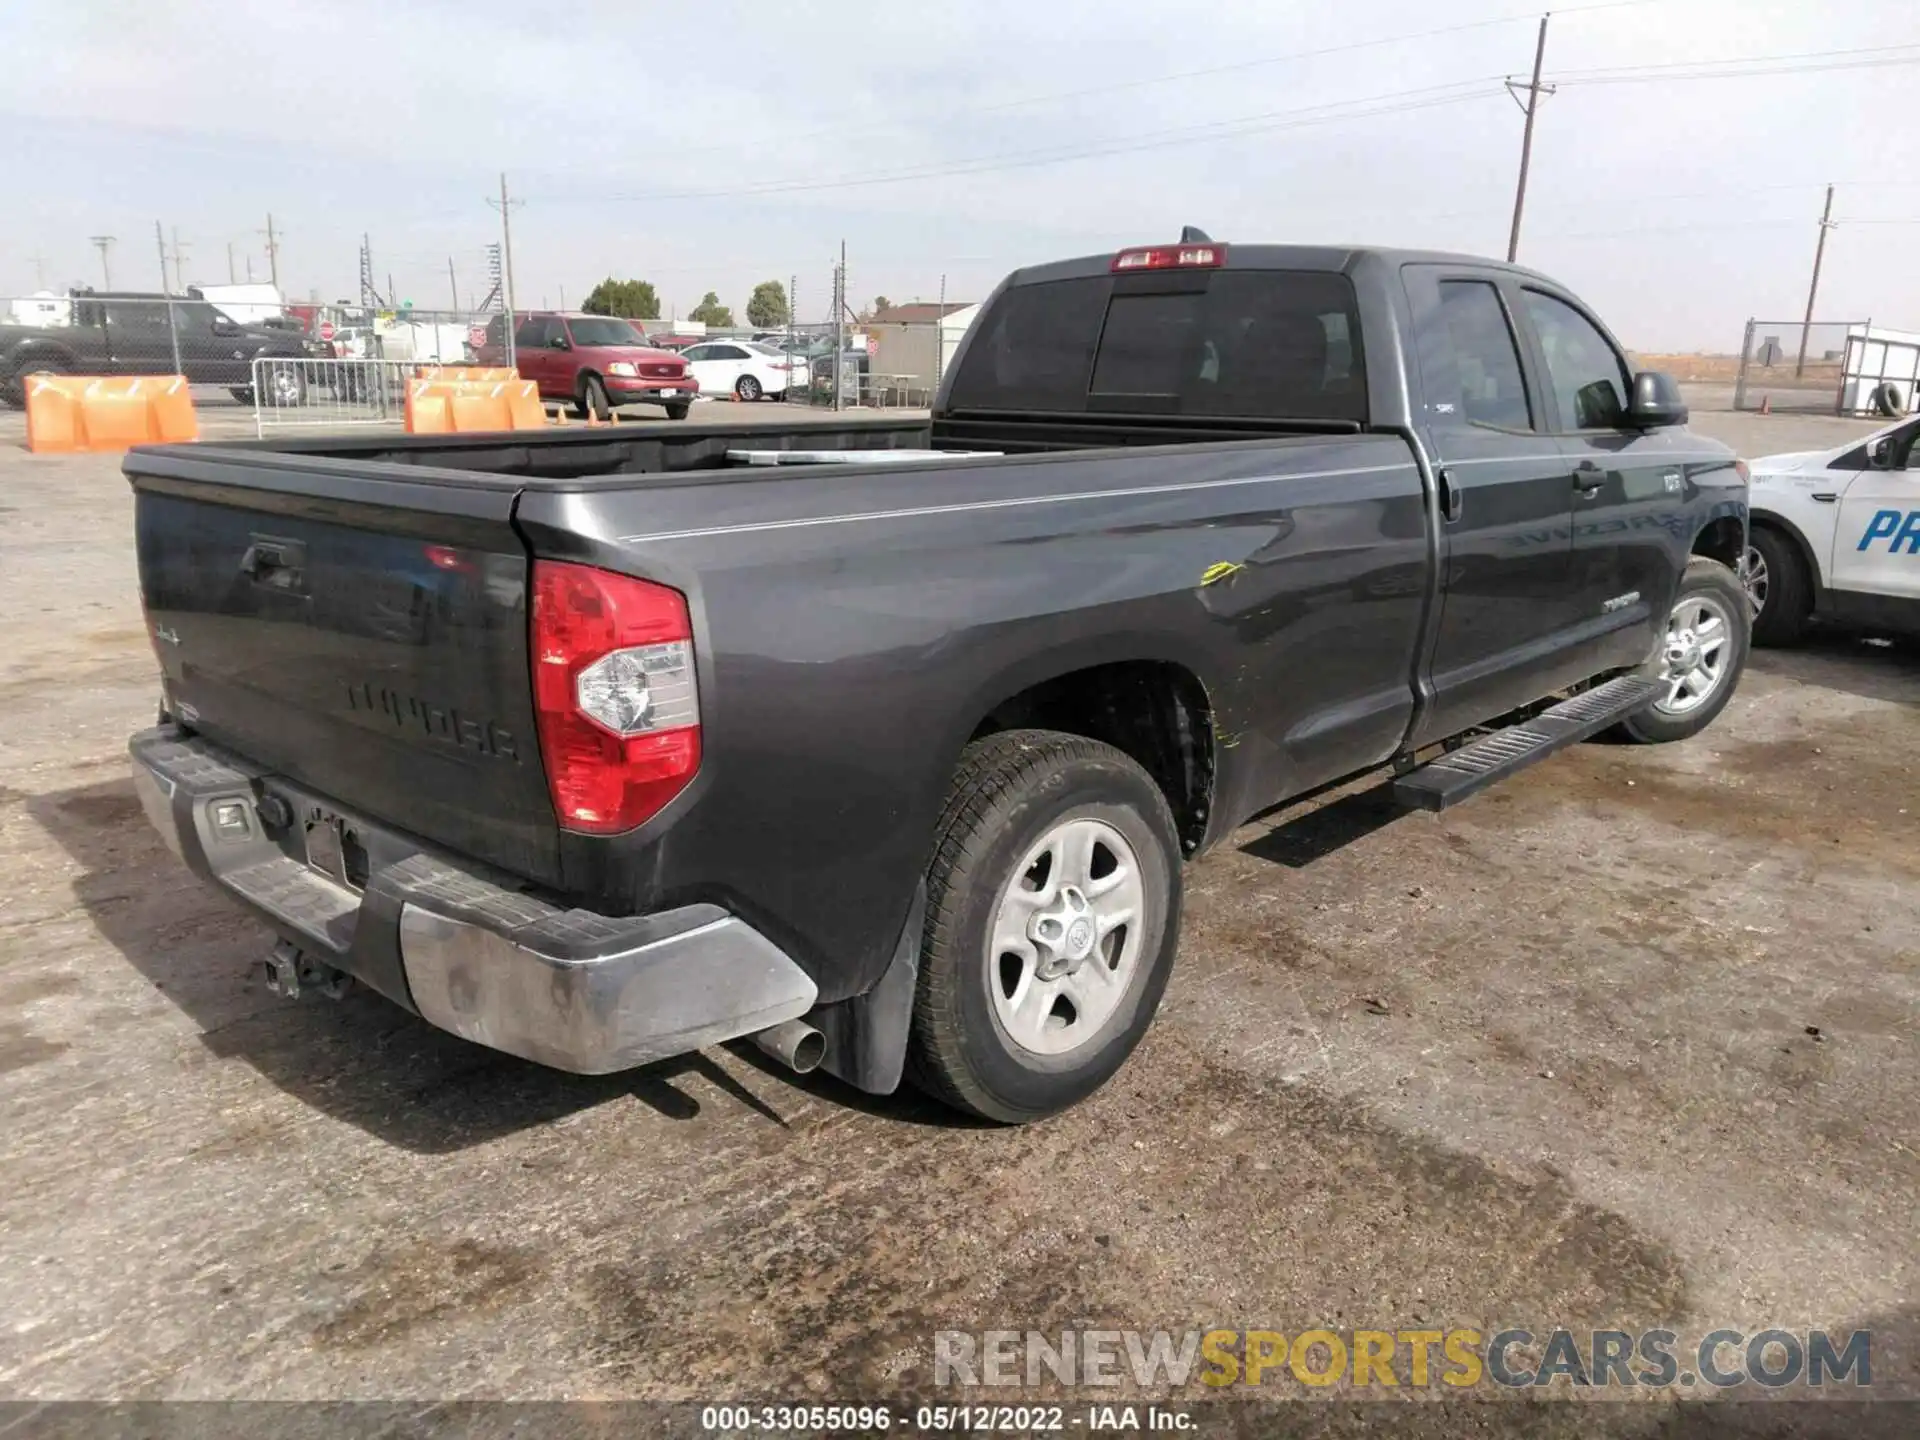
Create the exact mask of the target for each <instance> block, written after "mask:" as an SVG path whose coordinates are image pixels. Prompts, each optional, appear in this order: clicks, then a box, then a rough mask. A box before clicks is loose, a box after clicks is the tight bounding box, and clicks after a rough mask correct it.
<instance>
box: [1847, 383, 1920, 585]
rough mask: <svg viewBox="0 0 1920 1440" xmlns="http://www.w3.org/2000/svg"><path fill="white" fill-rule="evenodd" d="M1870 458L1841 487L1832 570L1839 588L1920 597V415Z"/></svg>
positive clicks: (1898, 431) (1887, 440)
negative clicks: (1863, 467) (1863, 468)
mask: <svg viewBox="0 0 1920 1440" xmlns="http://www.w3.org/2000/svg"><path fill="white" fill-rule="evenodd" d="M1867 463H1868V466H1869V467H1870V468H1868V469H1865V470H1856V471H1855V472H1854V473H1853V478H1852V480H1851V481H1849V482H1848V483H1847V485H1846V489H1845V490H1844V491H1842V492H1841V496H1840V515H1839V519H1838V522H1837V524H1836V525H1835V527H1834V535H1833V558H1832V562H1831V564H1829V565H1828V567H1827V574H1828V575H1829V576H1830V577H1831V578H1832V584H1833V588H1834V589H1835V590H1841V591H1851V592H1856V593H1861V594H1867V595H1881V596H1886V597H1890V598H1892V599H1894V600H1907V601H1914V602H1920V420H1915V421H1914V422H1912V423H1911V424H1908V425H1906V426H1903V427H1902V428H1901V429H1899V430H1896V431H1894V432H1893V433H1892V434H1891V435H1889V436H1887V437H1886V439H1885V448H1884V450H1882V449H1879V447H1876V453H1872V454H1869V456H1868V458H1867ZM1829 473H1837V472H1829Z"/></svg>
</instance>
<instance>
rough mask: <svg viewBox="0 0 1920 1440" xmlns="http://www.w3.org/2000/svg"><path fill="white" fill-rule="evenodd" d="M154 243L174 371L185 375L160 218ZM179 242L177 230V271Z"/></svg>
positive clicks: (175, 255) (175, 235)
mask: <svg viewBox="0 0 1920 1440" xmlns="http://www.w3.org/2000/svg"><path fill="white" fill-rule="evenodd" d="M153 243H154V244H155V245H157V246H158V247H159V249H160V289H161V291H162V293H164V294H165V295H166V297H167V335H168V338H170V339H171V340H172V341H173V373H174V374H176V375H183V374H185V373H186V372H185V371H184V370H183V369H182V368H181V365H180V327H179V326H178V325H176V324H174V323H173V291H172V289H171V288H170V287H169V286H168V285H167V233H166V231H165V230H163V229H162V228H161V226H160V222H159V221H158V220H156V221H154V222H153ZM179 243H180V241H179V232H178V231H175V232H174V245H175V247H176V249H175V251H174V257H173V265H174V269H175V270H176V271H178V269H179V268H180V254H179V250H178V248H177V247H178V246H179ZM101 253H102V255H103V256H104V254H105V253H106V252H105V251H102V252H101Z"/></svg>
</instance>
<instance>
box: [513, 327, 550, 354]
mask: <svg viewBox="0 0 1920 1440" xmlns="http://www.w3.org/2000/svg"><path fill="white" fill-rule="evenodd" d="M546 343H547V322H546V321H545V320H539V319H535V320H522V321H521V322H520V325H519V328H518V329H516V330H515V331H514V332H513V348H514V349H516V350H538V349H539V348H540V347H541V346H542V345H544V344H546Z"/></svg>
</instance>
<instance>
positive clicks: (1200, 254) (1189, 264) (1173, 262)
mask: <svg viewBox="0 0 1920 1440" xmlns="http://www.w3.org/2000/svg"><path fill="white" fill-rule="evenodd" d="M1226 260H1227V247H1226V246H1225V245H1218V244H1206V245H1148V246H1144V247H1142V248H1140V249H1137V250H1122V251H1121V252H1120V253H1119V254H1118V255H1115V256H1114V257H1113V264H1112V265H1111V266H1110V267H1108V268H1110V269H1111V270H1113V271H1115V272H1116V273H1117V272H1122V271H1127V270H1178V269H1194V270H1204V269H1207V268H1209V267H1210V266H1215V265H1224V264H1225V263H1226Z"/></svg>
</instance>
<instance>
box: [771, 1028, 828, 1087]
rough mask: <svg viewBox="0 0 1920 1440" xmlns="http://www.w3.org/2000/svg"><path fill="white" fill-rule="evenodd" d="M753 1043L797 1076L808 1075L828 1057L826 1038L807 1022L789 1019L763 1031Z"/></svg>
mask: <svg viewBox="0 0 1920 1440" xmlns="http://www.w3.org/2000/svg"><path fill="white" fill-rule="evenodd" d="M753 1043H754V1044H756V1045H758V1046H759V1047H760V1048H761V1049H762V1050H764V1051H766V1053H767V1054H769V1055H771V1056H772V1057H773V1058H774V1059H776V1060H778V1061H779V1062H780V1063H781V1064H782V1065H785V1066H786V1067H787V1068H788V1069H789V1070H791V1071H793V1073H794V1074H796V1075H809V1074H811V1073H813V1071H815V1070H817V1069H819V1068H820V1062H821V1061H822V1060H824V1059H826V1057H827V1037H826V1036H824V1035H822V1034H821V1033H820V1032H819V1031H818V1030H816V1029H814V1028H813V1026H811V1025H809V1024H807V1022H806V1021H804V1020H787V1021H784V1022H782V1023H781V1024H778V1025H775V1026H773V1027H772V1028H771V1029H767V1030H761V1031H759V1032H758V1033H756V1034H755V1035H754V1036H753Z"/></svg>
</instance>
